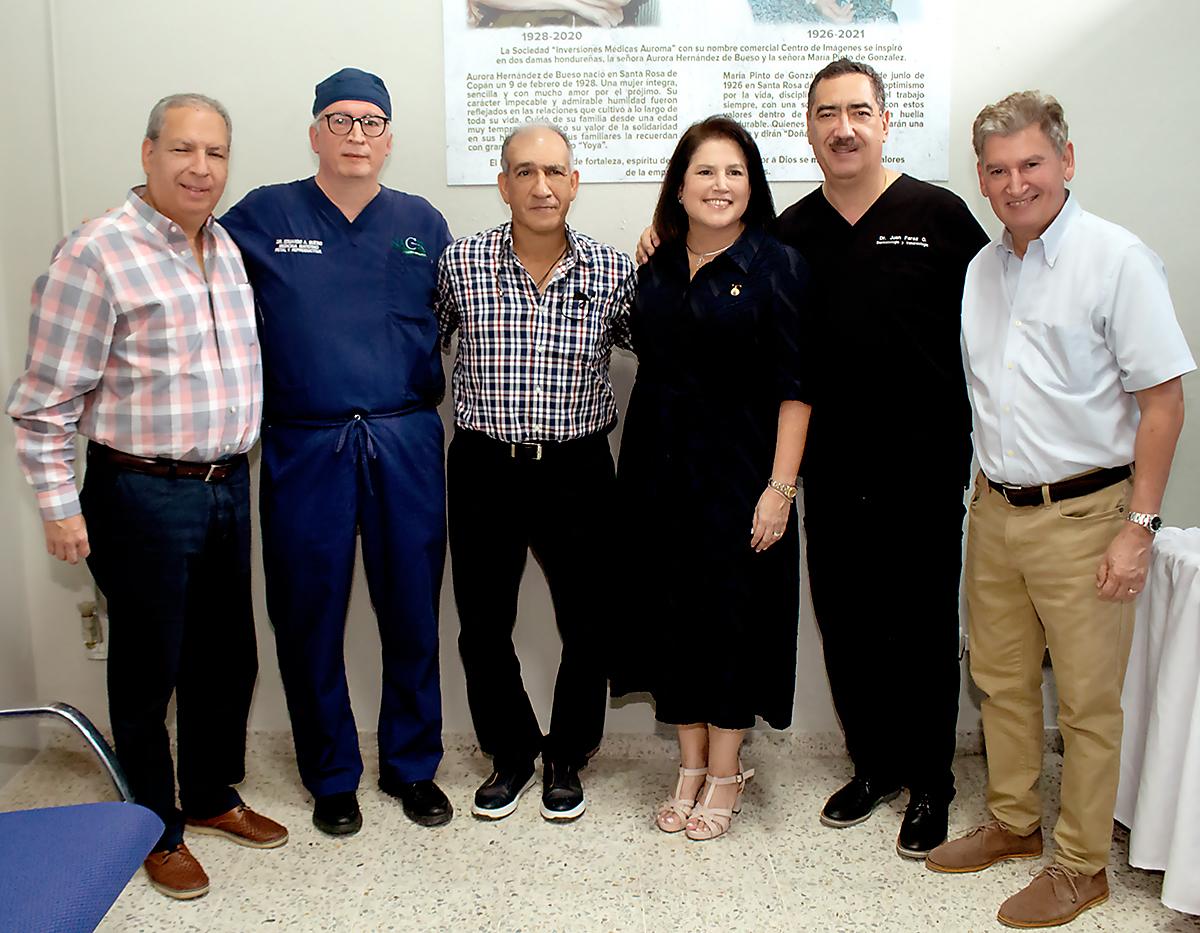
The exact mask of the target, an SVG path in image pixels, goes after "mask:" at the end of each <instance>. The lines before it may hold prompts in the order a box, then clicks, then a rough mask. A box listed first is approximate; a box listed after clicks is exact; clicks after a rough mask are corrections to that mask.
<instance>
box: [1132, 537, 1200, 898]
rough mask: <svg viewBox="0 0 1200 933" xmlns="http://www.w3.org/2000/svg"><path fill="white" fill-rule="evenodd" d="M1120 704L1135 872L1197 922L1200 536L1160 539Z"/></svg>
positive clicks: (1199, 889)
mask: <svg viewBox="0 0 1200 933" xmlns="http://www.w3.org/2000/svg"><path fill="white" fill-rule="evenodd" d="M1121 704H1122V706H1123V707H1124V709H1125V737H1124V740H1123V741H1122V743H1121V784H1120V789H1119V790H1118V792H1117V809H1116V818H1117V820H1118V821H1119V822H1121V823H1123V824H1125V825H1126V826H1128V827H1129V829H1130V834H1129V864H1130V865H1133V866H1134V867H1135V868H1148V869H1154V870H1157V871H1163V872H1165V874H1164V875H1163V890H1162V902H1163V903H1164V904H1166V905H1167V906H1168V907H1171V908H1173V909H1175V910H1181V911H1185V912H1187V913H1192V914H1200V528H1188V529H1186V530H1184V529H1181V528H1164V529H1163V530H1162V531H1160V532H1159V533H1158V535H1157V536H1156V537H1155V541H1154V556H1153V559H1152V561H1151V565H1150V578H1149V581H1148V582H1147V584H1146V590H1145V592H1144V593H1143V594H1142V595H1141V596H1140V597H1139V598H1138V607H1137V626H1136V628H1135V630H1134V636H1133V650H1132V652H1131V654H1130V657H1129V672H1128V673H1127V674H1126V676H1125V690H1124V693H1123V694H1122V697H1121Z"/></svg>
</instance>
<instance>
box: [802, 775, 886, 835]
mask: <svg viewBox="0 0 1200 933" xmlns="http://www.w3.org/2000/svg"><path fill="white" fill-rule="evenodd" d="M899 796H900V786H899V785H898V784H881V783H880V782H878V781H874V780H871V779H870V778H860V777H859V776H858V775H855V776H854V777H853V778H851V779H850V783H849V784H847V785H846V786H845V787H843V788H842V789H841V790H839V791H837V792H836V793H834V795H833V796H832V797H830V798H829V799H828V800H827V801H825V806H824V807H823V808H822V809H821V822H822V823H824V824H825V825H826V826H832V827H834V828H835V829H845V828H846V827H847V826H856V825H858V824H859V823H862V822H864V821H865V820H867V819H868V818H869V817H870V816H871V813H872V812H873V811H874V810H875V808H876V807H877V806H879V805H880V804H881V803H887V802H888V801H889V800H895V799H896V798H897V797H899Z"/></svg>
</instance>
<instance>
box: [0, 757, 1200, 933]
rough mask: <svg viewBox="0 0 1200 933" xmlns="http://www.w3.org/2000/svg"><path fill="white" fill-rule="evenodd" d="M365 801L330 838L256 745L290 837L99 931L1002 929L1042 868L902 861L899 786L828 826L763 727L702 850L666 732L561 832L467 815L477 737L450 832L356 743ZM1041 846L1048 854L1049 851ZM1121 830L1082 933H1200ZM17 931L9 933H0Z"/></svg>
mask: <svg viewBox="0 0 1200 933" xmlns="http://www.w3.org/2000/svg"><path fill="white" fill-rule="evenodd" d="M361 739H362V748H363V758H364V766H365V771H364V775H363V782H362V787H361V789H360V791H359V800H360V803H361V806H362V810H363V816H364V821H365V824H364V828H363V830H362V832H361V833H359V834H358V835H356V836H353V837H349V838H344V839H331V838H329V837H327V836H324V835H322V834H321V833H319V832H318V831H317V830H316V829H315V828H314V827H313V825H312V822H311V814H312V800H311V798H310V797H309V796H308V794H307V793H306V792H305V791H304V789H303V788H302V787H301V786H300V783H299V780H298V779H297V777H296V771H295V759H294V755H293V751H292V744H291V738H290V736H289V735H287V734H284V733H271V734H254V735H252V736H251V742H250V754H249V758H248V774H247V779H246V781H245V783H244V784H243V785H242V787H241V790H242V793H243V795H244V796H245V798H246V800H247V802H248V803H250V805H251V806H253V807H254V808H255V809H258V810H260V811H262V812H263V813H266V814H268V815H270V816H273V817H275V818H276V819H279V820H280V821H282V822H283V823H284V824H285V825H287V826H288V828H289V831H290V839H289V841H288V844H287V845H286V846H284V847H282V848H280V849H276V850H268V851H257V850H252V849H246V848H242V847H239V846H236V845H233V844H231V843H229V842H228V841H226V840H222V839H218V838H214V837H209V836H200V837H189V840H188V841H189V845H190V846H191V847H192V849H193V851H194V852H195V853H196V855H197V857H198V858H199V859H200V860H201V863H202V864H203V865H204V866H205V868H206V870H207V871H208V873H209V875H210V877H211V879H212V890H211V892H210V893H209V894H208V895H206V896H205V897H203V898H200V899H198V900H196V901H192V902H187V903H181V902H174V901H170V900H168V899H166V898H164V897H162V896H161V895H159V894H158V893H157V892H155V891H154V890H153V889H151V888H150V886H149V885H148V884H147V883H146V881H145V878H144V876H143V875H142V873H140V872H139V874H138V875H136V876H135V877H134V879H133V881H132V882H131V883H130V884H129V885H128V886H127V887H126V889H125V891H124V893H123V894H122V895H121V897H120V898H119V899H118V900H117V902H116V904H114V905H113V908H112V909H111V910H110V911H109V914H108V916H107V917H106V918H105V920H104V922H103V923H102V924H101V927H100V929H101V931H103V933H130V931H153V933H157V931H195V933H246V931H259V930H296V931H348V933H373V931H397V933H409V931H413V933H441V931H447V933H460V931H461V933H474V931H479V933H551V931H553V933H560V931H561V933H674V931H687V933H696V931H710V930H711V931H723V933H724V931H729V933H743V931H745V933H773V931H788V933H792V931H806V933H807V931H814V933H826V931H829V933H842V931H846V933H857V931H876V933H991V931H996V933H999V931H1001V930H1003V929H1004V928H1003V927H1001V926H1000V925H999V924H998V923H997V922H996V921H995V913H996V909H997V907H998V906H999V904H1000V902H1001V901H1003V900H1004V898H1006V897H1008V896H1009V895H1010V894H1012V893H1014V892H1015V891H1016V890H1019V889H1020V888H1021V887H1022V886H1024V884H1025V883H1026V882H1027V881H1028V878H1029V871H1030V868H1031V867H1033V868H1036V864H1035V863H1032V862H1020V863H1007V864H1003V865H998V866H996V867H994V868H992V869H990V870H988V871H985V872H980V873H978V874H974V875H961V876H943V875H937V874H935V873H933V872H930V871H928V870H927V869H925V868H924V866H923V865H922V864H921V863H920V862H913V861H909V860H905V859H901V858H900V857H899V856H897V855H896V852H895V838H896V832H897V831H898V829H899V826H900V820H901V817H902V815H903V812H904V806H905V804H906V802H907V798H906V795H901V797H900V798H898V799H897V800H895V801H892V802H890V803H888V804H885V805H883V806H881V807H880V808H879V809H878V810H877V811H876V813H875V814H874V815H873V816H872V818H871V819H870V820H868V821H867V822H866V823H864V824H862V825H860V826H857V827H852V828H850V829H846V830H833V829H829V828H827V827H823V826H821V825H820V823H819V822H818V820H817V813H818V812H819V811H820V808H821V806H822V804H823V803H824V802H825V799H826V798H827V797H828V796H829V794H831V793H832V792H833V791H834V790H836V789H837V788H838V787H839V786H841V784H842V783H843V782H844V781H845V780H846V779H847V778H848V777H849V776H850V767H849V764H848V763H847V761H846V759H845V757H844V755H843V754H841V752H840V750H839V749H838V748H837V743H836V741H830V740H829V738H828V737H806V738H796V737H791V736H786V735H774V734H769V733H768V734H755V735H753V736H752V737H751V739H750V740H749V741H748V742H747V747H746V753H745V763H746V765H747V766H748V767H754V768H756V770H757V774H756V777H755V779H754V780H753V781H752V782H751V783H750V785H749V786H748V788H747V791H746V796H745V800H744V809H743V812H742V814H741V815H740V816H738V817H737V818H736V819H735V821H734V825H733V830H732V831H731V832H730V833H729V835H728V836H726V837H725V838H723V839H719V840H714V841H711V842H690V841H688V840H685V839H684V838H682V837H681V836H679V835H668V834H665V833H662V832H659V831H658V830H657V829H656V828H655V826H654V823H653V817H652V814H653V811H654V808H655V806H656V804H657V803H658V802H659V801H661V800H662V799H663V798H665V797H666V796H667V794H668V792H669V791H670V790H671V788H672V787H673V786H674V780H675V761H674V755H675V747H674V742H673V740H672V739H671V737H670V736H658V735H651V736H615V737H613V738H612V739H610V740H607V741H606V743H605V746H604V748H603V749H602V751H601V753H600V755H598V756H597V757H596V759H594V760H593V762H592V763H591V765H590V766H589V767H588V768H587V769H586V770H585V771H584V772H583V780H584V786H585V789H586V792H587V795H588V801H589V806H588V811H587V813H586V814H585V815H584V816H583V817H582V818H581V819H580V820H578V821H576V822H574V823H571V824H567V825H552V824H549V823H547V822H546V821H544V820H543V819H542V818H541V817H540V815H539V814H538V799H539V791H540V780H539V783H538V784H537V785H535V787H534V788H532V789H531V790H530V791H529V792H528V794H527V795H526V796H525V798H524V799H523V801H522V804H521V806H520V807H519V808H518V810H517V812H516V813H515V814H513V816H511V817H509V818H508V819H505V820H502V821H499V822H495V823H492V822H488V821H483V820H477V819H474V818H473V817H471V815H470V803H471V799H472V797H473V795H474V791H475V788H476V787H477V786H478V785H479V784H480V783H481V782H482V781H483V780H484V778H486V777H487V775H488V773H489V772H490V770H491V764H490V762H489V761H488V759H487V758H485V757H484V756H482V755H480V754H479V752H478V750H477V749H476V747H475V745H474V743H473V742H472V741H471V738H470V737H469V736H447V737H446V757H445V759H444V762H443V764H442V767H441V769H440V771H439V774H438V781H439V783H440V784H441V786H442V787H443V789H444V790H445V791H446V793H447V795H448V796H449V797H450V799H451V801H452V803H453V804H454V807H455V810H456V814H455V818H454V819H453V821H452V822H451V823H450V824H449V825H447V826H443V827H437V828H426V827H420V826H416V825H414V824H412V823H411V822H409V821H408V820H407V819H406V818H405V817H404V814H403V811H402V809H401V807H400V805H399V803H398V802H397V801H395V800H393V799H392V798H390V797H388V796H387V795H385V794H383V793H382V792H381V791H380V790H379V789H378V788H377V787H376V784H375V782H376V780H377V778H378V755H377V752H376V751H375V750H374V744H375V741H374V736H373V735H369V734H363V735H362V737H361ZM1060 770H1061V758H1060V756H1058V755H1057V754H1054V753H1053V752H1051V753H1048V754H1047V756H1046V767H1045V772H1046V774H1045V780H1044V782H1043V787H1044V791H1045V794H1044V796H1045V801H1046V802H1045V813H1046V818H1045V820H1044V822H1043V826H1044V828H1045V831H1046V834H1047V848H1048V850H1050V849H1051V847H1052V842H1051V836H1050V831H1051V829H1052V826H1053V823H1052V820H1053V817H1054V815H1055V814H1056V813H1057V808H1058V800H1057V780H1058V773H1059V771H1060ZM955 773H956V776H957V779H958V798H957V799H956V801H955V803H954V806H953V807H952V809H951V833H952V834H954V835H958V834H960V833H962V832H965V831H966V830H967V829H969V828H970V827H972V826H974V825H975V824H976V823H977V822H979V821H980V820H981V819H982V817H983V814H984V791H983V788H984V764H983V759H982V758H981V757H980V756H978V755H964V756H961V757H959V758H958V759H956V761H955ZM112 796H113V794H112V788H111V785H109V784H108V783H107V781H106V779H105V778H104V777H103V775H102V774H101V773H100V772H99V770H98V768H97V767H96V765H95V762H94V760H93V759H92V758H91V756H90V754H89V753H88V752H86V751H84V750H81V749H80V748H79V747H78V745H77V744H72V742H70V741H69V740H68V739H62V740H59V739H58V738H56V739H55V740H54V741H52V742H51V744H50V747H48V748H47V749H45V750H44V751H43V752H41V753H40V754H39V755H38V756H37V757H36V758H35V759H34V760H33V761H32V762H31V763H30V764H29V765H27V766H26V767H25V768H24V769H23V770H22V771H21V772H19V773H18V774H17V775H16V776H15V777H14V778H13V779H12V780H11V781H9V783H8V784H6V785H5V786H4V787H3V788H0V809H16V808H22V807H30V806H47V805H54V804H67V803H74V802H81V801H87V800H101V799H112ZM1048 855H1049V851H1048ZM1127 856H1128V834H1127V833H1126V832H1125V831H1124V830H1122V829H1120V828H1118V830H1117V832H1116V835H1115V838H1114V842H1113V858H1112V868H1111V869H1110V883H1111V885H1112V890H1113V898H1112V900H1110V901H1109V902H1108V903H1107V904H1104V905H1102V906H1100V907H1098V908H1095V909H1093V910H1091V911H1089V912H1088V913H1085V914H1084V915H1082V916H1081V917H1080V918H1079V919H1078V920H1076V921H1075V922H1074V923H1073V924H1071V925H1070V927H1068V928H1067V929H1068V930H1069V931H1070V933H1143V931H1145V933H1149V931H1154V933H1200V918H1197V917H1188V916H1186V915H1184V914H1179V913H1175V912H1174V911H1171V910H1168V909H1167V908H1165V907H1163V906H1162V904H1161V903H1160V902H1159V900H1158V898H1159V894H1160V889H1161V884H1162V879H1161V876H1160V875H1158V874H1156V873H1153V872H1145V871H1139V870H1137V869H1133V868H1130V867H1129V865H1128V863H1127ZM5 933H7V931H5Z"/></svg>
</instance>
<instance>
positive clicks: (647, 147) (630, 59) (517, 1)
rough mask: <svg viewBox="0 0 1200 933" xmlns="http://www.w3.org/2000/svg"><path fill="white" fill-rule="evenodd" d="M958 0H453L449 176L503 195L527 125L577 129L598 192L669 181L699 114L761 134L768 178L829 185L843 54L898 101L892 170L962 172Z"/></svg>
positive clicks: (581, 158)
mask: <svg viewBox="0 0 1200 933" xmlns="http://www.w3.org/2000/svg"><path fill="white" fill-rule="evenodd" d="M951 13H952V4H951V2H950V0H444V3H443V33H444V36H443V40H444V47H445V62H446V141H447V142H446V177H447V183H448V184H451V185H490V184H493V183H494V182H495V179H496V173H497V171H498V170H499V162H500V153H499V149H500V143H501V142H502V141H503V139H504V137H505V136H506V135H507V134H508V132H509V131H510V130H511V129H513V128H514V127H517V126H520V125H522V124H524V123H528V122H531V121H548V122H551V123H554V124H556V125H558V126H560V127H562V128H563V130H564V131H565V132H566V134H567V135H568V137H570V139H571V142H572V144H573V146H574V149H575V160H576V164H577V167H578V168H579V170H580V171H581V172H582V173H583V174H584V175H585V177H586V178H587V180H588V181H589V182H596V181H610V182H618V181H625V182H628V181H644V182H651V183H657V182H658V181H659V180H661V178H662V170H663V168H664V167H665V166H666V163H667V160H668V158H669V157H670V154H671V151H672V148H673V147H674V144H675V141H676V140H677V139H678V137H679V135H680V133H682V131H683V130H684V129H685V128H686V127H687V126H689V125H690V124H691V123H693V122H695V121H696V120H699V119H703V118H704V117H706V116H709V115H710V114H714V113H724V114H728V115H730V116H732V117H734V118H735V119H737V120H739V121H740V122H742V123H743V124H744V125H745V126H746V127H747V128H748V129H749V130H750V132H751V133H753V134H754V137H755V139H756V140H757V141H758V144H759V147H760V149H761V150H762V153H763V157H764V160H765V161H766V167H767V172H768V175H769V177H770V178H771V179H772V180H775V181H816V180H819V179H820V177H821V173H820V168H819V167H818V166H817V164H816V161H815V160H814V158H813V155H812V149H811V148H810V147H809V144H808V140H807V137H806V122H807V121H806V105H807V97H808V86H809V83H810V82H811V81H812V77H813V75H814V74H815V73H816V72H817V71H819V70H820V69H821V68H822V67H824V66H825V65H826V64H828V63H829V62H831V61H833V60H834V59H837V58H841V57H843V56H844V57H846V58H851V59H854V60H857V61H863V62H867V63H868V64H870V65H872V66H873V67H874V68H875V69H876V70H877V71H878V72H879V73H880V75H881V76H882V78H883V81H884V85H885V87H886V91H887V99H886V101H885V105H886V107H887V109H888V111H889V112H890V114H891V129H890V132H889V135H888V141H887V144H886V146H885V147H884V162H885V163H886V164H887V165H888V166H889V167H891V168H894V169H897V170H898V171H904V172H908V173H909V174H910V175H913V176H915V177H917V178H922V179H925V180H927V181H945V180H946V179H947V178H948V175H949V162H948V150H949V145H948V135H949V102H950V88H949V81H950V69H949V36H950V23H949V17H950V16H951Z"/></svg>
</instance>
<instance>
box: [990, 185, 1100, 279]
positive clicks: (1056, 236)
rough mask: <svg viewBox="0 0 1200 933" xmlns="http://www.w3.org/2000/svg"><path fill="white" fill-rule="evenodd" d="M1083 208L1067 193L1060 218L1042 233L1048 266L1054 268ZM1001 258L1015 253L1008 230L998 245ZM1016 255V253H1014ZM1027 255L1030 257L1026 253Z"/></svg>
mask: <svg viewBox="0 0 1200 933" xmlns="http://www.w3.org/2000/svg"><path fill="white" fill-rule="evenodd" d="M1082 210H1083V208H1081V207H1080V206H1079V199H1078V198H1073V197H1071V192H1070V191H1068V192H1067V200H1066V201H1065V202H1064V203H1063V206H1062V209H1061V210H1060V211H1059V212H1058V216H1057V217H1055V218H1054V220H1052V221H1051V222H1050V226H1049V227H1047V228H1046V229H1045V230H1043V231H1042V235H1041V236H1040V237H1038V240H1040V241H1041V244H1042V256H1043V257H1044V258H1045V260H1046V265H1048V266H1050V268H1052V269H1053V268H1054V263H1055V262H1057V261H1058V253H1059V251H1060V250H1061V249H1062V242H1063V238H1064V237H1065V236H1066V235H1067V230H1068V229H1069V228H1070V226H1071V223H1072V221H1074V219H1075V218H1076V217H1077V216H1078V215H1079V213H1080V211H1082ZM1034 242H1037V241H1034ZM996 248H997V249H998V250H999V252H1000V255H1001V257H1002V258H1003V257H1004V256H1005V255H1006V254H1008V253H1013V245H1012V234H1011V233H1009V232H1008V229H1007V228H1006V229H1005V231H1004V235H1003V236H1002V237H1001V238H1000V242H999V243H997V244H996ZM1014 255H1015V253H1014ZM1025 255H1027V256H1028V255H1029V253H1028V252H1026V254H1025Z"/></svg>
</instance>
